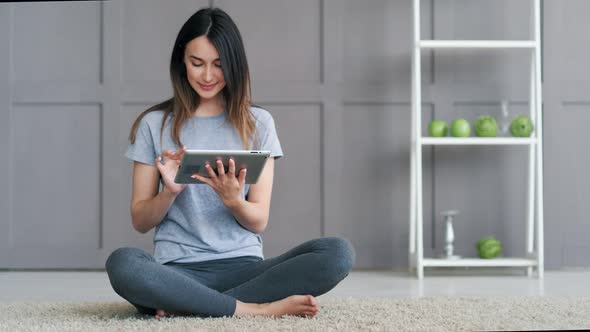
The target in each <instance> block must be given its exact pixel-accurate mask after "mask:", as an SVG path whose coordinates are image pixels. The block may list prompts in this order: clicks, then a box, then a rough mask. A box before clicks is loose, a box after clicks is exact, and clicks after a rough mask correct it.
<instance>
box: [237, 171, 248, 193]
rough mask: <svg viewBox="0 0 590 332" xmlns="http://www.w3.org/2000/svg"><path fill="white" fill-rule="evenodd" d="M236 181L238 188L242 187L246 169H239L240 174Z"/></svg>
mask: <svg viewBox="0 0 590 332" xmlns="http://www.w3.org/2000/svg"><path fill="white" fill-rule="evenodd" d="M238 183H239V184H240V188H243V187H244V184H245V183H246V169H245V168H242V169H241V170H240V175H239V176H238Z"/></svg>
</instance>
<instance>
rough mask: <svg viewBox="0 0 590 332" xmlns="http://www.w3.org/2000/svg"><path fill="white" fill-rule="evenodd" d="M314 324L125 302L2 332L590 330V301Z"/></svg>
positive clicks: (475, 305)
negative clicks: (182, 312)
mask: <svg viewBox="0 0 590 332" xmlns="http://www.w3.org/2000/svg"><path fill="white" fill-rule="evenodd" d="M319 302H320V307H321V311H320V313H319V314H318V315H317V316H316V317H314V318H313V319H307V318H299V317H286V318H281V319H271V318H263V317H250V318H196V317H172V318H164V319H162V320H161V321H157V320H155V319H154V318H151V317H149V316H140V315H138V314H136V311H135V309H134V308H133V307H132V306H131V305H129V304H127V303H125V302H105V303H9V304H0V311H1V312H0V331H11V332H12V331H257V332H258V331H322V332H324V331H383V330H387V331H396V330H400V331H437V330H440V331H460V330H469V331H473V330H488V331H489V330H550V329H590V298H565V297H513V298H507V297H497V298H482V297H430V298H428V297H426V298H417V299H416V298H414V299H383V298H326V299H319Z"/></svg>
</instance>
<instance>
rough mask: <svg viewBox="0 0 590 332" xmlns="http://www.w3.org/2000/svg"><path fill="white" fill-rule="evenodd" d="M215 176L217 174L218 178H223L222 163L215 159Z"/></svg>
mask: <svg viewBox="0 0 590 332" xmlns="http://www.w3.org/2000/svg"><path fill="white" fill-rule="evenodd" d="M217 174H219V177H224V176H225V169H223V161H221V159H217Z"/></svg>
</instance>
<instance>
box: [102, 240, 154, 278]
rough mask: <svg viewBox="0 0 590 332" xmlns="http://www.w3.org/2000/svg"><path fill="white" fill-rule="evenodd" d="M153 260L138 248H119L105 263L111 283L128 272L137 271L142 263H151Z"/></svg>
mask: <svg viewBox="0 0 590 332" xmlns="http://www.w3.org/2000/svg"><path fill="white" fill-rule="evenodd" d="M150 260H153V258H152V257H151V256H150V254H148V253H147V252H145V251H144V250H141V249H137V248H127V247H126V248H119V249H117V250H115V251H113V252H112V253H111V254H110V255H109V258H107V261H106V263H105V268H106V270H107V274H108V275H109V278H110V279H111V281H113V279H119V278H120V277H121V276H122V275H126V274H127V273H126V272H129V271H132V270H135V269H136V268H137V266H138V264H140V263H141V262H142V261H150Z"/></svg>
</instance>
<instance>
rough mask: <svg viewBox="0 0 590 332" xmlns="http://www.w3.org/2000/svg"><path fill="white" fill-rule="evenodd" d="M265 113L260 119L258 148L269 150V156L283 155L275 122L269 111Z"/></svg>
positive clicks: (278, 156)
mask: <svg viewBox="0 0 590 332" xmlns="http://www.w3.org/2000/svg"><path fill="white" fill-rule="evenodd" d="M265 113H266V114H265V115H266V116H264V117H263V118H262V119H261V122H262V124H261V129H262V132H261V135H260V137H261V139H260V150H263V151H270V156H271V157H274V158H275V159H279V158H280V157H282V156H283V149H282V148H281V142H280V141H279V137H278V135H277V130H276V127H275V122H274V119H273V118H272V116H271V115H270V113H267V112H265Z"/></svg>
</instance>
